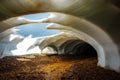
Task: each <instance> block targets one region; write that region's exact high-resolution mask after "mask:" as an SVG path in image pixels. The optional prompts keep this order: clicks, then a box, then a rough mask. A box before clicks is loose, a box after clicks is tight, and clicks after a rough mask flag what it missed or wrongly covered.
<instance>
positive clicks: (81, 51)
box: [60, 40, 97, 58]
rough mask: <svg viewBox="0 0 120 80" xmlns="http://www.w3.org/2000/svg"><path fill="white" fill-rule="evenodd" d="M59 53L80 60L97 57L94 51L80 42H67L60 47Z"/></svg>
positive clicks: (86, 44)
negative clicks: (77, 57)
mask: <svg viewBox="0 0 120 80" xmlns="http://www.w3.org/2000/svg"><path fill="white" fill-rule="evenodd" d="M60 53H61V54H66V55H72V56H79V57H81V58H89V57H97V52H96V50H95V49H94V48H93V47H92V46H91V45H90V44H88V43H87V42H85V41H82V40H68V41H66V42H65V43H63V44H62V45H61V46H60Z"/></svg>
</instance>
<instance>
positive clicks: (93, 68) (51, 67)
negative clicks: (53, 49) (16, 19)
mask: <svg viewBox="0 0 120 80" xmlns="http://www.w3.org/2000/svg"><path fill="white" fill-rule="evenodd" d="M0 80H120V74H119V73H116V72H114V71H110V70H105V69H103V68H100V67H98V66H97V59H96V58H80V57H77V56H65V55H62V56H58V55H54V56H39V55H27V56H19V57H5V58H3V59H1V60H0Z"/></svg>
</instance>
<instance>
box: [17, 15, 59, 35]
mask: <svg viewBox="0 0 120 80" xmlns="http://www.w3.org/2000/svg"><path fill="white" fill-rule="evenodd" d="M48 16H49V13H38V14H30V15H24V16H21V17H24V18H27V19H32V20H38V19H42V18H45V17H48ZM47 25H48V24H45V23H43V24H26V25H21V26H17V28H18V29H20V31H18V32H17V34H20V35H23V36H25V37H26V36H29V35H30V34H31V35H33V37H41V36H48V35H53V34H58V33H59V31H58V30H47V29H46V27H45V26H47Z"/></svg>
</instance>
